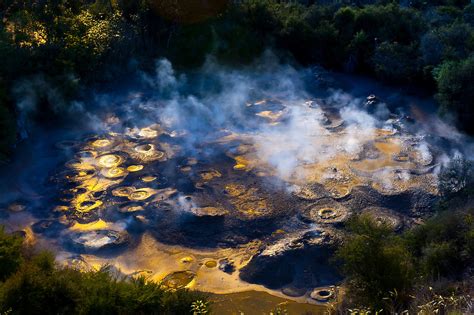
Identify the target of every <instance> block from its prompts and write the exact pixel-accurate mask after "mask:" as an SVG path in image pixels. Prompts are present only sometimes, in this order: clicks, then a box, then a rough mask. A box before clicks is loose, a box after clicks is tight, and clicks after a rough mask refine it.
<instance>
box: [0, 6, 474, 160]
mask: <svg viewBox="0 0 474 315" xmlns="http://www.w3.org/2000/svg"><path fill="white" fill-rule="evenodd" d="M192 3H194V2H193V1H184V0H179V1H171V0H168V1H154V0H141V1H133V0H95V1H93V0H79V1H71V0H41V1H39V0H29V1H19V0H5V1H2V2H1V3H0V18H1V22H0V23H1V28H0V150H1V153H3V154H7V153H8V152H9V151H10V150H11V149H12V147H13V145H14V144H15V141H16V139H17V134H18V132H19V131H18V130H16V126H17V124H16V123H15V119H17V118H18V117H19V116H21V115H26V114H28V113H30V112H29V111H28V109H29V107H28V106H31V104H23V103H21V102H18V99H20V98H21V96H22V95H23V94H24V93H25V89H24V84H25V80H24V79H25V78H26V79H28V81H26V82H29V85H28V89H29V90H28V93H30V94H31V95H33V96H31V95H30V98H29V99H30V100H33V102H34V103H35V105H36V106H37V108H38V109H39V112H40V113H41V114H42V115H43V117H44V116H45V114H47V115H46V116H47V117H51V116H52V115H54V114H57V113H58V112H61V111H67V108H68V106H67V105H66V104H68V102H67V100H68V99H70V98H72V97H79V95H78V94H79V93H80V89H79V87H84V86H86V85H87V84H90V83H92V82H93V81H102V82H104V81H105V82H106V81H110V80H111V79H112V78H114V77H115V76H117V75H120V74H123V72H124V71H131V70H133V69H136V67H137V66H139V67H143V68H145V69H149V68H150V67H149V65H151V64H152V61H153V60H154V58H156V57H159V56H165V57H168V58H169V59H171V61H172V62H173V63H174V65H175V66H178V67H197V66H199V65H201V64H202V63H203V62H204V61H205V59H206V56H207V55H210V54H211V55H214V56H215V57H216V58H217V59H218V60H219V61H220V62H226V63H232V64H238V63H243V62H250V61H252V60H253V59H254V58H255V57H256V56H259V55H260V54H261V53H262V52H263V51H264V50H265V49H267V48H268V47H271V48H272V49H274V50H275V51H278V52H279V53H280V54H281V55H282V56H293V57H294V59H295V60H296V61H298V62H299V63H301V64H304V65H307V64H321V65H323V66H325V67H329V68H333V69H337V70H340V71H347V72H354V73H362V74H368V75H373V76H376V77H377V78H379V79H382V80H385V81H387V82H391V83H396V84H409V85H415V84H416V85H417V86H422V87H423V88H426V89H428V90H431V91H432V92H433V93H436V92H437V93H438V100H439V102H440V104H441V105H442V109H443V110H442V112H443V113H445V114H450V115H451V114H452V115H454V116H456V117H457V118H458V121H459V126H460V127H462V128H463V129H465V130H467V131H469V132H474V130H473V129H472V128H473V126H474V124H472V122H473V110H472V108H473V101H474V97H473V93H474V92H473V85H472V84H471V81H472V78H473V71H474V55H473V51H474V50H473V49H474V5H473V4H470V1H468V0H437V1H389V0H379V1H375V0H374V1H301V3H297V2H295V1H277V0H243V1H235V2H230V1H226V0H212V1H207V4H208V5H207V7H206V8H207V9H205V10H203V9H202V8H203V6H200V5H198V4H196V3H194V4H192ZM303 3H304V4H303ZM307 3H311V4H307ZM131 61H133V62H131ZM22 88H23V89H22ZM15 103H16V104H15ZM18 103H21V104H18ZM24 111H26V112H27V113H26V114H24V113H23V112H24ZM30 118H33V119H39V118H40V117H30ZM20 127H21V128H23V127H24V126H20Z"/></svg>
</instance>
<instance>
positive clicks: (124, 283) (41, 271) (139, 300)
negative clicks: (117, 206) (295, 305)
mask: <svg viewBox="0 0 474 315" xmlns="http://www.w3.org/2000/svg"><path fill="white" fill-rule="evenodd" d="M21 253H22V240H21V238H19V237H16V236H11V235H8V234H6V233H4V231H3V229H2V230H1V231H0V267H1V268H0V270H1V272H2V273H1V276H2V280H4V282H3V283H0V312H2V313H11V314H188V313H190V312H191V311H194V312H195V314H206V312H207V311H208V309H209V305H208V302H207V301H206V297H205V296H204V295H203V294H201V293H198V292H191V291H187V290H184V289H180V290H177V291H168V290H166V289H164V288H163V287H162V286H161V285H160V284H159V283H156V282H152V281H148V280H147V279H145V278H143V277H139V278H128V277H121V276H118V275H113V274H112V273H111V272H110V271H109V268H108V267H104V268H102V269H101V270H99V271H86V272H82V271H80V270H76V269H72V268H69V267H62V266H59V265H57V264H56V262H55V258H54V256H53V255H52V254H51V253H49V252H40V253H38V254H35V255H32V256H31V255H28V256H25V255H22V254H21Z"/></svg>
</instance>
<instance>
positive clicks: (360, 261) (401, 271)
mask: <svg viewBox="0 0 474 315" xmlns="http://www.w3.org/2000/svg"><path fill="white" fill-rule="evenodd" d="M349 230H350V231H351V233H352V235H351V236H350V237H349V238H348V239H347V240H346V242H345V243H344V245H343V246H342V247H341V248H340V249H339V250H338V252H337V254H336V257H338V258H339V259H341V260H342V261H343V265H342V269H343V272H344V273H345V274H346V275H347V276H348V279H349V283H350V284H351V285H350V286H351V290H352V292H353V293H354V294H355V295H357V296H358V298H359V299H358V300H359V302H361V303H364V302H366V303H368V304H369V305H373V306H375V307H382V306H383V304H382V303H383V300H384V298H386V297H387V296H388V294H389V292H394V291H395V292H398V297H397V298H398V299H399V300H400V301H402V302H403V301H406V300H407V299H408V296H409V290H410V288H411V286H412V284H413V281H414V265H413V259H412V256H411V253H410V252H409V250H408V248H407V246H406V245H405V244H404V242H403V241H402V240H401V238H399V237H397V236H395V235H394V233H393V230H392V228H391V227H390V226H388V225H387V224H386V223H377V222H374V221H373V220H372V218H371V217H369V216H364V215H362V216H360V217H357V218H355V219H354V220H352V221H351V222H350V223H349Z"/></svg>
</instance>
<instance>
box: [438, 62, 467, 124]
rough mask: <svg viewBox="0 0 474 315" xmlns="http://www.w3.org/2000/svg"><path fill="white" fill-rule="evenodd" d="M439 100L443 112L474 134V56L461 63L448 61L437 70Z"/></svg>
mask: <svg viewBox="0 0 474 315" xmlns="http://www.w3.org/2000/svg"><path fill="white" fill-rule="evenodd" d="M434 77H435V79H436V82H437V85H438V94H437V98H438V100H439V102H440V103H441V105H442V110H443V112H444V113H446V112H447V111H448V110H449V111H450V112H452V113H454V115H456V118H457V119H458V121H459V123H460V127H461V128H462V129H464V130H465V131H467V132H469V133H474V85H473V84H472V82H473V79H474V54H472V55H471V56H470V57H469V58H467V59H465V60H461V61H446V62H444V63H443V64H442V65H441V66H439V67H438V68H436V69H435V72H434Z"/></svg>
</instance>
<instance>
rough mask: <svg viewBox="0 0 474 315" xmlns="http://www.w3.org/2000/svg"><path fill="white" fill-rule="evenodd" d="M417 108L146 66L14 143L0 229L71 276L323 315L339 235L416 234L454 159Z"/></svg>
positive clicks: (335, 87)
mask: <svg viewBox="0 0 474 315" xmlns="http://www.w3.org/2000/svg"><path fill="white" fill-rule="evenodd" d="M316 73H317V74H318V75H317V78H318V79H316V75H315V74H316ZM137 82H139V83H137ZM372 94H375V96H374V95H372ZM430 106H431V101H430V100H424V99H421V98H417V97H414V96H407V95H400V94H399V93H398V92H397V91H395V90H392V89H390V88H387V87H383V86H381V85H378V84H375V83H373V82H370V81H365V80H363V79H360V78H350V77H347V76H341V75H338V74H331V73H326V72H324V71H322V70H321V69H302V70H297V69H294V68H292V67H290V66H288V65H279V64H278V63H276V62H274V61H273V62H270V64H269V63H268V62H267V63H266V64H265V65H264V66H261V67H259V66H256V67H252V68H246V69H243V70H238V71H237V70H232V69H226V68H223V67H220V66H218V65H215V64H213V63H212V62H210V63H208V64H207V65H206V66H205V67H204V68H203V69H201V70H200V71H199V72H198V73H190V74H186V75H185V74H182V75H178V74H176V73H175V71H174V70H173V68H172V66H171V64H170V63H169V62H167V61H166V60H161V61H159V62H158V63H157V69H156V73H155V74H153V75H150V74H143V73H140V74H138V75H137V78H136V81H135V82H134V83H133V84H130V85H129V87H127V88H126V89H123V88H122V89H120V91H119V92H110V91H106V92H101V93H96V94H94V95H92V96H91V98H90V100H88V101H85V103H84V104H83V106H82V107H81V109H80V112H78V117H82V119H81V120H83V121H82V122H80V123H79V122H78V124H77V125H75V126H68V128H64V127H58V128H55V129H52V130H49V131H44V130H43V131H38V132H37V135H36V136H35V135H34V134H32V135H31V136H30V138H29V139H27V140H25V141H24V142H23V143H22V144H21V147H20V148H19V149H18V153H17V156H16V157H15V160H14V162H13V163H12V164H11V165H9V166H8V167H7V168H5V169H4V170H2V178H1V184H2V191H3V192H4V193H3V195H2V196H1V200H0V201H1V202H2V203H1V207H2V210H1V214H2V217H1V220H2V224H5V225H6V226H7V228H8V229H9V230H11V231H17V230H22V231H23V233H24V234H26V235H27V237H28V239H29V241H30V242H32V243H36V244H38V245H39V246H42V247H47V248H50V249H53V250H54V251H55V252H56V253H57V257H58V260H59V261H60V262H62V263H65V264H68V265H74V266H77V267H78V268H81V269H93V268H98V266H100V265H102V264H105V263H109V264H112V265H113V266H115V267H117V269H119V270H120V272H121V273H123V274H127V275H135V274H137V273H138V274H146V275H147V276H148V277H150V278H151V279H153V280H157V281H163V283H164V284H165V285H167V286H169V287H170V288H178V287H187V288H193V289H198V290H203V291H208V292H212V293H233V292H245V291H264V292H267V293H270V294H271V295H274V296H278V297H283V298H285V299H289V300H293V301H297V302H307V303H313V304H318V303H322V304H324V303H327V302H328V301H331V300H332V299H334V298H336V296H337V294H338V288H337V285H338V284H339V283H340V280H341V277H340V275H339V274H338V272H337V270H336V268H335V267H334V266H333V265H332V264H331V262H330V258H331V255H332V253H333V251H334V248H335V246H337V244H338V243H339V242H340V239H341V234H342V233H343V232H344V222H346V221H347V220H348V219H349V218H350V217H351V216H353V215H357V214H360V213H369V214H370V215H373V216H374V217H376V218H377V220H386V221H387V222H389V223H390V224H393V225H394V227H396V228H397V229H403V228H406V227H410V226H413V225H416V224H419V222H420V221H422V220H423V219H425V218H427V217H429V216H430V214H431V206H432V205H433V203H434V202H435V201H436V199H437V198H438V195H439V191H438V175H439V172H440V171H441V169H442V168H443V166H444V165H445V164H446V163H448V162H449V160H450V159H452V158H453V156H456V155H462V154H468V153H467V151H466V150H469V148H470V145H466V142H465V141H466V140H465V139H464V138H463V136H462V135H460V134H459V133H458V132H457V131H455V130H453V129H452V128H451V127H449V126H448V125H445V124H443V123H441V122H439V121H437V118H436V116H435V114H433V113H432V107H430ZM413 113H416V115H414V114H413ZM79 115H80V116H79ZM110 117H113V118H114V119H110ZM433 121H436V123H437V125H438V126H442V128H445V129H443V130H440V129H439V127H438V128H437V129H436V130H435V129H433V128H432V122H433ZM45 133H46V136H45ZM40 135H41V137H40ZM39 139H43V140H41V141H40V140H39ZM44 139H47V140H44Z"/></svg>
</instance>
